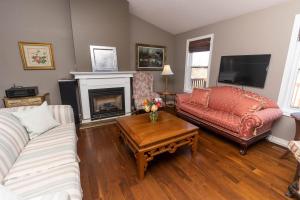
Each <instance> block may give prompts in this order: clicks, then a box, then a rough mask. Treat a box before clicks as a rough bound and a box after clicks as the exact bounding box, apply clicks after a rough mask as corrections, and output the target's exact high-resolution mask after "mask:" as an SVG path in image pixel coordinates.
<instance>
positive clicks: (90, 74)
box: [70, 71, 135, 79]
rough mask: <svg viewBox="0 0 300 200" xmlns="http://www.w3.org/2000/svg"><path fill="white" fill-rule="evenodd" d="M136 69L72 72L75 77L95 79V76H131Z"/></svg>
mask: <svg viewBox="0 0 300 200" xmlns="http://www.w3.org/2000/svg"><path fill="white" fill-rule="evenodd" d="M134 73H135V71H115V72H70V74H72V75H74V78H75V79H94V78H126V77H128V78H130V77H133V74H134Z"/></svg>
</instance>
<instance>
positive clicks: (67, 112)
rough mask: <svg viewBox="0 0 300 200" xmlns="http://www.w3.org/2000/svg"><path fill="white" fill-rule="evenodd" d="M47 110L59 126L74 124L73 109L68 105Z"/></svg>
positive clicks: (25, 107) (10, 110)
mask: <svg viewBox="0 0 300 200" xmlns="http://www.w3.org/2000/svg"><path fill="white" fill-rule="evenodd" d="M34 107H36V106H21V107H13V108H2V109H0V111H6V112H17V111H21V110H28V109H32V108H34ZM48 108H49V110H50V111H51V112H52V114H53V117H54V119H55V120H56V121H57V122H59V123H60V124H67V123H74V115H73V109H72V107H71V106H69V105H49V106H48Z"/></svg>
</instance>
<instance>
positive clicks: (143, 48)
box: [135, 43, 167, 71]
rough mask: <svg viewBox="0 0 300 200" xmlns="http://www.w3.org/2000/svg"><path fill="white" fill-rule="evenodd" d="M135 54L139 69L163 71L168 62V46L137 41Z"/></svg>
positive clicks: (137, 68)
mask: <svg viewBox="0 0 300 200" xmlns="http://www.w3.org/2000/svg"><path fill="white" fill-rule="evenodd" d="M135 54H136V70H138V71H155V70H158V71H162V70H163V67H164V65H165V64H166V62H167V47H166V46H161V45H152V44H142V43H136V45H135Z"/></svg>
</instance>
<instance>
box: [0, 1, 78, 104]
mask: <svg viewBox="0 0 300 200" xmlns="http://www.w3.org/2000/svg"><path fill="white" fill-rule="evenodd" d="M0 25H1V29H0V44H1V48H0V76H1V78H0V95H1V96H4V91H5V89H7V88H9V87H11V86H12V85H13V84H14V83H15V84H17V85H23V86H36V85H37V86H39V90H40V92H41V93H43V92H50V101H51V103H52V104H57V103H59V102H60V98H59V90H58V84H57V80H58V79H61V78H64V77H67V76H68V73H69V72H70V71H72V70H74V69H73V67H74V64H75V59H74V47H73V39H72V29H71V19H70V8H69V1H68V0H51V1H48V0H26V1H19V0H9V1H1V2H0ZM21 40H22V41H29V42H51V43H52V44H53V48H54V59H55V65H56V70H37V71H32V70H27V71H25V70H23V65H22V62H21V58H20V54H19V49H18V41H21Z"/></svg>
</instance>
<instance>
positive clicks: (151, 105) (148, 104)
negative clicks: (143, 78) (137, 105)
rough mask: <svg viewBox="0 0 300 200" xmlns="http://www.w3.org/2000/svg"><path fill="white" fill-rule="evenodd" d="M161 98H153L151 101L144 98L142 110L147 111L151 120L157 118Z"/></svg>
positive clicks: (154, 120) (153, 120)
mask: <svg viewBox="0 0 300 200" xmlns="http://www.w3.org/2000/svg"><path fill="white" fill-rule="evenodd" d="M161 102H162V100H161V98H155V99H153V100H152V101H150V100H148V99H145V100H144V110H145V111H146V112H147V113H149V117H150V120H151V122H156V121H157V119H158V112H157V111H158V108H160V107H161V105H162V103H161Z"/></svg>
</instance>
